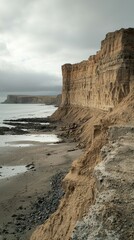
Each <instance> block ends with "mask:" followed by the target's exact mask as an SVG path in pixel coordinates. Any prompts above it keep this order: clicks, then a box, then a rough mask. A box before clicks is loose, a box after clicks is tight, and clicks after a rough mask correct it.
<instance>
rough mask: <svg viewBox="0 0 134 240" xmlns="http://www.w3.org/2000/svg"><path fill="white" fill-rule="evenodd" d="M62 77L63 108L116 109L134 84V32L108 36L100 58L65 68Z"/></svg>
mask: <svg viewBox="0 0 134 240" xmlns="http://www.w3.org/2000/svg"><path fill="white" fill-rule="evenodd" d="M62 75H63V92H62V106H64V105H73V106H80V107H90V108H99V109H105V110H108V109H109V108H113V107H114V106H116V105H117V104H118V103H119V102H121V100H122V99H123V98H124V97H126V96H127V95H128V93H129V92H130V91H131V89H132V85H133V84H134V29H133V28H129V29H121V30H119V31H115V32H112V33H108V34H107V35H106V38H105V39H104V40H103V41H102V42H101V49H100V51H98V52H97V54H96V55H93V56H91V57H89V59H88V60H86V61H83V62H81V63H77V64H73V65H72V64H65V65H63V66H62Z"/></svg>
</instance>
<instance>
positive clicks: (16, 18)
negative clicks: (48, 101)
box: [0, 0, 134, 88]
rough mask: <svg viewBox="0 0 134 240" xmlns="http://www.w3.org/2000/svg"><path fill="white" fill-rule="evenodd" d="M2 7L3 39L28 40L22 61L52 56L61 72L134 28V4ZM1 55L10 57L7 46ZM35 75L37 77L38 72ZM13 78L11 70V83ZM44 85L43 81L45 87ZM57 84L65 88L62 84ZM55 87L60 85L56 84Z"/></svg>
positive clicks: (121, 0)
mask: <svg viewBox="0 0 134 240" xmlns="http://www.w3.org/2000/svg"><path fill="white" fill-rule="evenodd" d="M0 6H1V7H0V30H1V34H0V39H1V36H6V38H7V39H8V37H9V38H10V39H12V41H14V43H15V42H17V43H18V42H20V40H21V39H24V41H25V43H26V44H25V45H26V46H25V48H24V56H23V57H22V61H23V59H25V62H27V61H28V60H27V59H28V58H33V57H35V58H40V59H42V60H43V59H46V58H47V56H49V61H50V62H51V63H52V64H54V60H53V59H56V60H57V63H58V64H59V67H58V68H60V65H61V64H64V63H65V62H75V61H80V60H83V59H84V58H88V56H89V55H90V52H93V51H94V53H95V52H96V51H97V50H98V49H99V48H100V41H101V40H103V39H104V37H105V34H106V33H107V32H110V31H115V30H117V29H120V28H122V27H124V28H127V27H133V23H134V14H133V9H134V1H133V0H127V1H126V0H112V1H110V0H102V1H100V0H94V1H92V0H74V1H72V0H68V1H66V0H49V1H46V0H21V1H20V0H12V1H11V0H0ZM21 44H22V43H20V46H19V47H20V48H21V47H23V46H21ZM16 47H18V46H17V44H16ZM0 51H1V54H2V56H3V54H5V55H6V54H7V52H8V49H6V44H5V47H4V45H0ZM25 53H27V56H25ZM8 54H10V53H9V52H8ZM62 61H63V62H62ZM58 64H57V65H58ZM44 67H45V66H44ZM53 68H54V66H53V65H52V67H51V69H52V70H50V69H49V71H48V75H49V76H51V74H52V73H53V74H54V72H53ZM57 71H58V70H57ZM7 73H8V70H7ZM32 74H33V76H34V71H33V73H32ZM13 75H14V72H13V73H12V74H11V69H10V74H9V78H10V81H13V78H11V76H12V77H13ZM20 75H21V76H22V78H21V79H23V78H24V79H26V75H27V79H29V80H28V82H29V85H30V84H31V83H32V80H30V79H33V78H34V77H33V78H28V73H27V72H25V76H24V75H23V74H22V71H20ZM35 75H36V74H35ZM0 76H1V73H0ZM6 81H7V82H8V80H6ZM43 81H44V78H43V77H41V78H40V82H41V83H42V84H43ZM0 82H1V78H0ZM57 82H58V84H59V85H61V80H57ZM24 84H25V81H23V83H22V85H23V86H24ZM46 85H48V86H49V83H47V84H46ZM52 85H53V86H56V83H55V82H53V81H52ZM18 88H19V86H18Z"/></svg>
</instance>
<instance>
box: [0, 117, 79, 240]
mask: <svg viewBox="0 0 134 240" xmlns="http://www.w3.org/2000/svg"><path fill="white" fill-rule="evenodd" d="M3 123H4V124H6V125H7V127H5V126H2V127H0V135H21V134H27V133H28V134H34V133H36V134H42V133H46V134H49V133H53V134H56V135H57V136H59V137H60V138H61V140H60V141H59V142H58V145H57V146H56V145H52V146H51V145H50V146H48V145H47V144H45V145H44V144H43V143H40V144H39V145H37V146H36V145H34V146H32V147H27V148H23V147H22V148H14V147H13V148H12V147H10V148H8V147H5V148H4V147H3V148H1V151H0V166H3V164H4V165H11V166H15V165H22V164H23V165H25V166H26V167H27V170H28V171H27V172H26V173H24V174H22V175H21V174H20V175H18V176H16V177H13V178H9V179H5V180H2V181H3V183H2V181H1V182H0V192H1V193H4V194H3V196H4V197H3V196H2V198H3V199H4V200H2V199H1V200H0V204H1V207H0V214H1V220H0V239H1V237H2V240H24V239H25V240H27V239H29V237H30V235H31V234H32V232H33V230H34V229H35V228H36V227H37V226H38V225H40V224H43V223H44V222H45V221H46V220H47V219H48V218H49V216H50V215H51V214H52V213H53V212H55V210H56V209H57V208H58V204H59V201H60V199H61V198H62V196H63V195H64V191H63V189H62V179H63V178H64V176H65V175H66V173H67V172H68V169H69V168H70V166H71V163H72V160H74V158H75V157H78V156H79V154H80V153H81V150H80V149H79V148H78V147H77V144H76V143H74V142H73V138H72V139H71V136H69V134H65V133H66V129H64V127H63V128H61V127H60V122H55V121H54V120H52V119H51V118H50V117H47V118H21V119H15V120H14V119H10V120H5V121H4V122H3ZM73 128H74V126H73V127H72V125H71V126H70V128H69V129H67V133H68V131H73ZM64 135H65V136H64ZM67 135H68V137H67ZM2 149H3V150H2ZM4 149H5V150H4ZM5 151H6V152H5ZM2 152H3V153H2ZM5 153H6V155H7V156H6V155H5ZM10 179H11V180H10ZM19 179H20V180H19ZM4 185H5V186H4ZM11 189H12V190H11ZM8 191H9V193H8ZM10 191H12V192H10ZM11 195H12V196H11ZM15 202H16V203H15ZM2 218H3V219H2Z"/></svg>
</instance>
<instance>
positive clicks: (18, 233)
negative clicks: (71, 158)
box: [0, 171, 67, 240]
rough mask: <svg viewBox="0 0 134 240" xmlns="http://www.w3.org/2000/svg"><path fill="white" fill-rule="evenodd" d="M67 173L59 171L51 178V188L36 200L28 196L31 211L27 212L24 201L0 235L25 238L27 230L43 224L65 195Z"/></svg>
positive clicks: (1, 229) (0, 229)
mask: <svg viewBox="0 0 134 240" xmlns="http://www.w3.org/2000/svg"><path fill="white" fill-rule="evenodd" d="M66 173H67V172H66V171H59V172H57V173H56V174H55V175H54V176H53V177H52V178H51V181H50V183H51V189H50V190H49V191H48V192H47V193H45V194H42V196H40V197H37V199H36V200H35V201H34V202H33V201H32V197H31V196H28V198H29V199H31V204H30V211H29V212H28V213H27V212H26V209H25V207H24V206H23V203H22V205H21V206H19V208H18V209H17V212H15V214H13V215H12V221H9V222H8V223H7V224H6V225H4V226H3V228H0V235H2V236H3V239H7V238H6V237H7V235H8V236H9V235H12V236H13V237H14V239H19V240H20V239H24V238H23V237H22V234H23V235H24V234H25V233H26V232H27V231H30V230H31V229H33V228H35V227H36V226H38V225H40V224H43V223H44V222H45V220H47V219H48V218H49V216H50V215H51V214H52V213H53V212H55V211H56V209H57V207H58V204H59V201H60V199H61V198H62V196H63V195H64V191H63V188H62V180H63V178H64V176H65V175H66Z"/></svg>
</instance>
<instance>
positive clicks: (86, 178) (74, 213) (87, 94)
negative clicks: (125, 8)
mask: <svg viewBox="0 0 134 240" xmlns="http://www.w3.org/2000/svg"><path fill="white" fill-rule="evenodd" d="M62 73H63V92H62V104H61V106H60V108H59V109H58V111H57V112H56V113H55V114H54V118H55V119H61V120H62V122H63V124H64V127H66V125H67V126H68V125H69V124H71V125H72V123H75V125H74V126H76V127H75V129H72V128H71V130H70V129H69V128H68V127H67V128H66V129H67V133H68V134H72V135H73V136H74V137H75V138H76V135H77V139H76V140H80V141H81V140H82V141H83V139H84V140H85V143H86V149H85V150H84V152H83V155H82V156H80V157H79V159H77V160H75V161H74V162H73V164H72V168H71V170H70V172H69V173H68V174H67V176H66V177H65V179H64V181H63V186H64V189H65V195H64V197H63V198H62V200H61V202H60V205H59V207H58V209H57V211H56V212H55V213H54V214H53V215H51V217H50V218H49V219H48V220H47V221H46V222H45V223H44V224H43V225H41V226H39V227H38V228H37V229H36V231H35V232H34V233H33V234H32V236H31V240H63V239H64V240H71V239H72V240H88V239H92V240H96V239H100V240H102V239H105V240H111V239H115V238H116V239H118V240H120V239H122V240H125V239H130V240H131V239H132V237H133V224H132V223H133V219H132V218H131V215H130V214H131V212H132V204H131V203H132V197H133V195H131V191H132V184H131V183H132V182H131V179H132V175H131V174H130V172H131V168H132V156H133V150H134V149H133V146H132V145H133V132H131V130H132V131H133V126H134V29H121V30H119V31H116V32H114V33H109V34H107V35H106V39H105V40H104V41H102V44H101V50H100V51H99V52H98V53H97V54H96V55H95V56H92V57H90V58H89V59H88V60H87V61H83V62H81V63H78V64H73V65H71V64H66V65H64V66H63V67H62ZM109 109H111V110H112V111H110V112H109V111H107V110H109ZM104 110H106V111H104ZM115 125H116V126H118V129H119V130H117V128H115ZM126 125H127V126H128V125H129V126H130V131H128V130H127V131H126V130H125V132H124V135H120V134H119V132H120V130H121V132H122V129H126ZM111 126H114V127H113V128H111ZM122 126H123V127H122ZM109 128H111V129H114V133H115V136H114V138H113V139H111V137H110V136H109V134H108V133H109V130H108V129H109ZM127 129H128V128H127ZM118 131H119V132H118ZM126 134H127V136H126ZM118 135H119V136H118ZM117 137H119V142H118V139H117ZM125 139H126V140H125ZM102 148H103V150H107V151H106V152H105V151H104V154H105V155H106V156H103V157H102V155H101V153H102V150H101V149H102ZM122 149H123V152H122V151H121V150H122ZM125 151H126V155H125ZM110 154H111V155H110ZM118 154H119V155H118ZM109 156H110V157H109ZM97 166H98V168H97ZM96 169H98V171H99V172H98V171H97V172H96ZM96 173H98V174H96ZM105 174H106V175H105ZM109 191H110V193H111V195H108V194H109ZM128 193H129V195H128ZM105 196H106V197H105ZM124 209H125V211H124ZM83 217H84V218H83ZM82 219H83V220H82ZM126 219H127V221H125V220H126ZM126 222H127V223H128V224H129V226H128V224H127V223H126ZM121 228H122V229H121ZM121 231H122V232H121ZM115 234H116V235H115ZM123 236H124V237H123Z"/></svg>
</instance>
